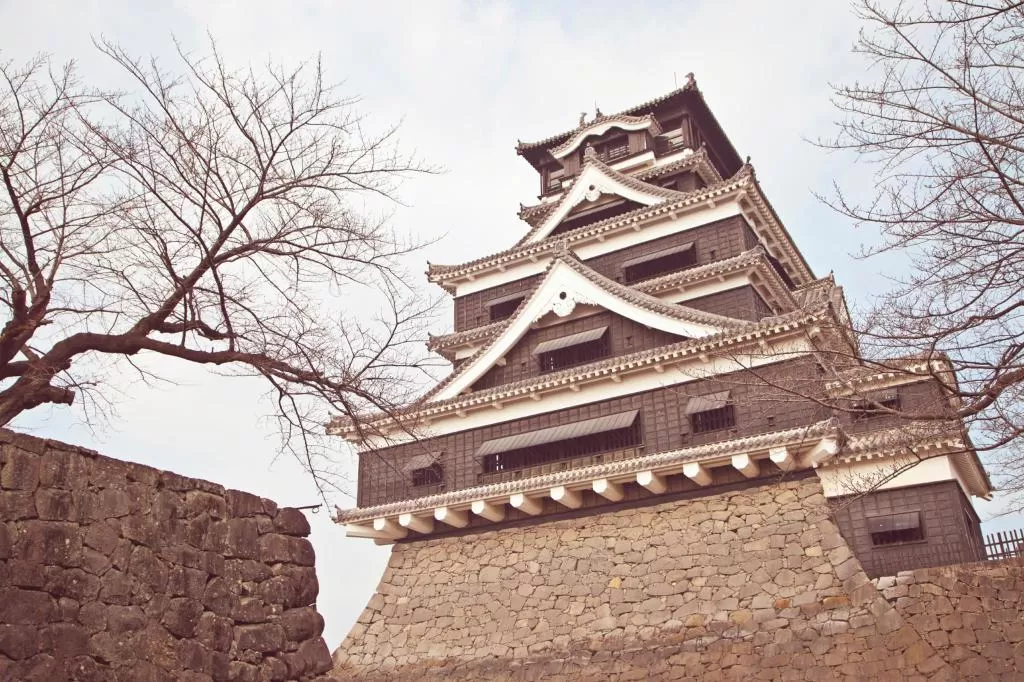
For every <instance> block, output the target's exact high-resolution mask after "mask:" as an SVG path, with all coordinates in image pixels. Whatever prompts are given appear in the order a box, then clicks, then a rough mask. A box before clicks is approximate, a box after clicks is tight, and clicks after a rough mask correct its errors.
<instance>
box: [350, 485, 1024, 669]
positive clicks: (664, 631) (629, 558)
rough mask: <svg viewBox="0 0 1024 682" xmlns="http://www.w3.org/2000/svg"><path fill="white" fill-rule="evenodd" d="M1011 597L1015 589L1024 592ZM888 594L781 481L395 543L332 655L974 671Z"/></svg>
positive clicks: (1012, 648) (1020, 655)
mask: <svg viewBox="0 0 1024 682" xmlns="http://www.w3.org/2000/svg"><path fill="white" fill-rule="evenodd" d="M1018 584H1019V583H1018ZM893 587H895V585H893ZM906 589H907V590H908V596H909V590H910V587H907V588H906ZM921 589H922V590H925V591H927V590H926V588H924V587H921ZM929 589H930V588H929ZM1014 594H1016V597H1017V598H1018V599H1019V597H1020V592H1019V590H1018V591H1017V592H1015V593H1014ZM1010 596H1012V595H1010ZM1010 596H1007V597H1006V601H1007V603H1008V602H1009V600H1010ZM893 599H894V600H895V601H894V603H895V604H897V605H898V599H899V598H898V597H893ZM894 603H890V601H888V600H887V599H886V598H885V597H884V596H883V594H882V593H880V592H879V590H878V589H877V588H876V587H875V585H874V584H873V583H872V582H871V581H869V580H868V578H867V577H866V575H865V574H864V572H863V570H862V569H861V566H860V564H859V562H858V561H857V559H856V558H854V556H853V555H852V553H851V552H850V550H849V548H848V547H847V545H846V543H845V542H844V540H843V538H842V537H841V536H840V534H839V532H838V531H837V529H836V527H835V526H834V525H833V524H832V523H831V522H830V521H829V520H828V519H827V518H826V513H825V501H824V498H823V496H822V492H821V487H820V484H819V483H818V481H817V478H805V479H802V480H792V481H783V482H773V483H771V484H766V485H761V486H758V487H752V488H746V489H740V490H732V491H724V492H720V493H718V494H714V495H709V496H706V497H701V498H696V499H685V500H678V501H673V502H666V503H663V504H660V505H657V506H650V507H640V508H630V509H620V510H617V511H611V512H607V513H604V514H594V515H587V516H579V517H576V518H568V519H562V520H557V521H550V522H545V523H537V524H533V525H526V526H520V527H512V528H504V529H502V530H498V531H492V532H486V533H479V534H474V535H464V536H449V537H443V538H437V539H431V540H425V541H422V542H409V543H400V544H398V545H396V546H395V547H394V550H393V553H392V557H391V560H390V563H389V565H388V568H387V570H386V571H385V574H384V577H383V578H382V580H381V583H380V585H379V587H378V591H377V593H376V594H375V595H374V596H373V598H372V599H371V600H370V603H369V605H368V606H367V608H366V610H365V611H364V612H363V614H362V615H361V617H360V618H359V621H358V623H357V624H356V626H355V627H354V628H353V630H352V632H351V633H350V634H349V635H348V637H347V638H346V639H345V641H344V642H343V643H342V645H341V647H340V648H339V649H338V651H337V652H336V653H335V674H336V675H337V676H338V677H342V678H345V679H359V680H384V679H388V680H413V679H416V680H432V679H445V680H453V679H454V680H481V679H487V680H510V679H517V680H518V679H523V680H535V679H537V680H539V679H544V680H579V679H607V680H642V679H701V680H714V679H729V680H741V679H742V680H824V679H851V680H853V679H857V680H860V679H872V680H874V679H882V680H884V679H891V680H926V679H927V680H936V679H938V680H943V679H945V680H953V679H965V677H964V676H966V678H969V677H970V676H971V675H973V674H975V671H976V670H977V668H970V669H964V668H963V666H959V667H958V666H957V665H956V663H955V662H954V661H951V660H949V658H950V651H951V650H950V649H949V648H948V643H947V642H945V641H943V640H942V639H941V638H940V637H938V636H934V637H933V636H930V635H929V636H926V637H922V636H921V633H919V631H918V630H917V629H915V627H914V625H915V622H916V621H917V619H918V614H915V613H912V612H911V611H912V610H906V614H907V617H904V615H902V614H901V610H900V609H897V608H895V607H894ZM915 603H918V604H923V602H921V601H918V602H915ZM1018 634H1019V633H1018V631H1017V630H1013V629H1011V628H1010V627H1007V628H1006V632H1005V633H1003V634H1001V635H999V637H1000V638H1002V641H1003V643H1004V646H1002V647H1001V648H1000V650H999V654H1000V655H1001V656H1003V658H1002V659H1001V660H1003V661H1004V662H1005V665H1004V667H1003V668H1001V669H1006V670H1013V671H1017V670H1024V648H1022V647H1021V645H1020V644H1019V640H1013V642H1017V643H1013V642H1011V639H1010V638H1011V637H1017V636H1018ZM975 636H976V637H977V635H975ZM975 653H976V654H977V655H978V656H985V655H986V654H985V653H984V652H983V651H978V652H975ZM957 655H959V654H956V653H954V654H953V657H954V658H955V656H957ZM1013 674H1014V675H1017V674H1018V673H1016V672H1014V673H1013ZM1006 679H1011V678H1010V677H1007V678H1006ZM1013 679H1019V677H1015V678H1013Z"/></svg>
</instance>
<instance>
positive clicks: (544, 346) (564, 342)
mask: <svg viewBox="0 0 1024 682" xmlns="http://www.w3.org/2000/svg"><path fill="white" fill-rule="evenodd" d="M606 331H608V327H598V328H597V329H588V330H587V331H585V332H579V333H577V334H569V336H560V337H558V338H557V339H551V340H550V341H542V342H541V343H538V344H537V347H536V348H534V349H533V352H532V353H531V355H540V354H541V353H550V352H551V351H553V350H559V349H562V348H568V347H569V346H578V345H580V344H581V343H587V342H589V341H597V340H598V339H599V338H601V337H602V336H604V333H605V332H606Z"/></svg>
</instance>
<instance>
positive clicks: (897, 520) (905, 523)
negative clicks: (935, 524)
mask: <svg viewBox="0 0 1024 682" xmlns="http://www.w3.org/2000/svg"><path fill="white" fill-rule="evenodd" d="M866 521H867V524H868V532H869V533H888V532H890V531H895V530H910V529H912V528H920V527H921V513H920V512H916V511H915V512H904V513H902V514H889V515H888V516H869V517H868V518H867V519H866Z"/></svg>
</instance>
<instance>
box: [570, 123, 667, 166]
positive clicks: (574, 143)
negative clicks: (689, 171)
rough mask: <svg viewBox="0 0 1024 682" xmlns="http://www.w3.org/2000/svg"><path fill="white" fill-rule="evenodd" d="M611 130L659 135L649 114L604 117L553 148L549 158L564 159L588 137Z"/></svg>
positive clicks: (658, 129) (655, 124) (656, 126)
mask: <svg viewBox="0 0 1024 682" xmlns="http://www.w3.org/2000/svg"><path fill="white" fill-rule="evenodd" d="M613 128H618V129H620V130H624V131H626V132H633V131H637V130H647V129H651V134H652V135H658V134H659V133H661V126H659V125H658V121H657V120H656V119H655V118H654V116H652V115H650V114H648V115H647V116H623V115H617V116H604V117H601V118H599V119H597V120H595V121H593V122H592V123H591V124H590V125H588V126H585V127H583V128H580V129H579V130H577V131H576V132H575V133H573V134H572V135H571V136H570V137H569V139H568V140H566V141H565V142H563V143H562V144H560V145H558V146H557V147H553V148H552V149H551V156H553V157H555V158H556V159H564V158H565V157H567V156H568V155H569V154H571V153H572V152H573V151H575V150H576V149H579V146H580V145H581V144H583V142H584V140H586V139H587V138H588V137H596V136H599V135H604V134H605V133H607V132H608V131H609V130H611V129H613Z"/></svg>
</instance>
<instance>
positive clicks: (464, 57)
mask: <svg viewBox="0 0 1024 682" xmlns="http://www.w3.org/2000/svg"><path fill="white" fill-rule="evenodd" d="M0 26H4V27H5V36H4V41H3V42H4V45H3V52H2V57H3V58H5V59H10V58H14V59H24V58H26V57H28V56H31V55H32V54H35V53H37V52H40V51H43V52H50V53H53V54H54V55H55V56H56V57H58V58H70V57H76V58H78V59H79V60H80V62H81V65H82V68H83V70H84V71H85V72H86V73H88V74H93V75H95V76H96V77H97V78H101V79H112V78H113V76H112V74H111V72H110V69H109V66H108V65H107V64H105V62H104V61H103V60H102V59H101V58H100V57H98V56H97V55H96V54H95V52H94V51H93V50H92V48H91V42H90V41H91V37H92V36H100V35H103V36H105V37H107V38H110V39H113V40H116V41H119V42H121V43H123V44H124V45H125V47H127V48H128V49H129V50H131V51H133V52H135V53H139V54H150V53H154V54H158V55H163V56H165V57H166V56H168V55H169V54H171V52H172V50H173V45H172V43H171V37H172V35H173V36H175V37H177V38H178V39H179V40H180V41H181V43H182V44H183V45H184V46H185V47H186V48H202V47H203V45H204V41H205V40H206V33H207V31H208V32H209V33H210V34H211V35H213V36H214V37H215V38H216V39H217V41H218V44H219V46H220V48H221V49H222V50H223V51H224V53H225V54H226V55H227V56H228V58H229V59H230V60H231V62H232V63H236V64H241V63H244V62H246V61H255V62H262V61H264V60H266V59H267V58H273V59H274V60H275V61H282V62H292V61H298V60H303V59H308V58H310V57H312V56H314V55H315V53H317V52H319V53H320V54H321V55H322V59H323V63H324V66H325V67H326V70H327V72H328V75H329V77H330V78H331V79H335V80H344V81H345V84H344V91H345V92H347V93H351V94H358V95H360V96H361V97H362V103H361V105H360V106H361V108H362V109H363V110H364V111H366V112H367V113H368V114H369V119H368V125H371V126H374V127H376V128H378V129H382V128H383V127H384V126H385V125H386V124H387V123H391V122H397V121H400V120H401V121H402V122H403V125H402V132H401V137H402V139H403V140H404V143H405V146H406V147H407V148H414V149H416V150H417V151H418V152H419V154H420V156H421V157H422V158H423V159H425V160H426V161H428V162H429V163H432V164H435V165H438V166H443V167H444V168H445V169H446V172H445V173H444V174H442V175H438V176H430V177H421V178H416V179H413V180H412V181H410V182H409V183H408V184H407V185H406V186H405V187H404V189H403V192H402V197H403V199H404V201H405V202H406V203H407V204H408V206H407V207H403V208H400V209H398V210H397V212H396V215H395V222H396V224H397V225H398V226H399V227H401V228H402V229H406V230H410V231H412V232H414V233H416V234H420V235H425V236H437V235H446V236H444V238H443V239H441V240H440V241H439V242H438V243H437V244H436V245H434V246H432V247H430V248H429V249H428V250H427V251H426V253H424V254H422V255H421V256H420V257H419V258H417V259H415V260H414V261H413V262H412V263H411V264H410V267H411V269H412V271H413V272H415V273H417V274H418V273H420V272H422V271H423V270H424V269H425V260H427V259H429V260H431V261H433V262H438V263H447V262H460V261H463V260H468V259H471V258H475V257H478V256H480V255H483V254H485V253H487V252H491V251H496V250H499V249H502V248H506V247H507V246H509V245H511V244H512V243H513V242H514V241H515V240H517V239H518V238H519V237H520V236H521V235H522V234H523V230H524V227H525V224H523V223H521V222H520V221H519V220H518V218H517V217H516V211H517V209H518V206H519V203H520V202H524V203H531V202H533V201H534V200H535V195H536V193H537V180H536V175H535V174H534V172H533V171H532V169H531V168H530V167H529V165H528V164H527V163H526V162H525V161H523V160H522V159H519V158H518V157H517V156H516V155H515V152H514V146H515V143H516V140H517V139H519V138H521V139H524V140H531V139H537V138H543V137H547V136H549V135H552V134H555V133H558V132H561V131H563V130H566V129H568V128H571V127H573V126H574V125H575V122H576V119H577V117H578V115H579V112H581V111H584V110H587V111H590V110H592V109H593V106H594V103H595V101H596V102H597V103H598V104H599V105H600V107H601V109H602V110H603V111H604V112H605V113H611V112H614V111H616V110H619V109H623V108H626V107H628V106H631V105H633V104H636V103H638V102H641V101H644V100H647V99H650V98H652V97H655V96H657V95H660V94H662V93H664V92H667V91H669V90H671V89H672V88H673V87H674V84H675V83H676V82H678V83H682V82H683V80H684V77H685V74H686V73H687V72H689V71H693V72H695V73H696V74H697V78H698V82H699V84H700V86H701V88H702V90H703V92H704V94H705V97H706V98H707V100H708V103H709V105H710V106H711V108H712V110H713V111H714V112H715V114H716V116H717V117H718V119H719V121H720V122H721V124H722V126H723V127H724V128H725V130H726V131H727V133H728V134H729V136H730V137H731V139H732V140H733V142H734V144H735V145H736V147H737V149H738V150H739V152H740V154H741V155H743V156H745V155H747V154H750V155H752V157H753V161H754V164H755V167H756V168H757V171H758V177H759V178H760V179H761V181H762V184H763V185H764V187H765V190H766V192H767V193H768V195H769V197H770V198H771V199H772V201H773V204H774V205H775V207H776V209H777V211H778V212H779V214H780V216H781V217H782V219H783V221H784V222H785V224H786V225H787V227H788V229H789V230H790V232H791V233H792V234H793V236H794V238H795V240H796V241H797V244H798V245H799V246H800V248H801V249H802V250H803V251H804V254H805V255H806V257H807V259H808V261H809V262H810V263H811V265H812V267H813V268H814V269H815V271H816V273H817V274H819V275H824V274H827V272H828V271H829V270H835V271H836V274H837V277H838V278H839V280H840V282H841V283H842V284H844V285H845V286H846V288H847V291H848V294H849V295H850V296H851V298H852V299H853V300H854V301H855V302H856V301H857V300H862V299H861V297H863V296H865V295H867V294H868V293H871V292H872V291H878V290H879V289H880V287H883V286H884V281H883V280H882V279H881V278H879V277H878V270H879V268H880V267H883V266H884V267H893V265H892V264H891V263H884V264H881V265H880V264H878V263H874V262H869V263H863V262H858V261H855V260H853V259H852V258H850V257H849V255H848V254H849V253H850V252H852V251H855V250H856V249H857V246H858V244H859V241H860V240H861V239H862V238H863V237H862V236H861V235H859V234H857V233H855V232H854V231H853V230H852V229H851V226H850V225H848V224H847V223H846V222H844V221H843V220H842V219H840V218H838V217H837V216H836V215H834V214H833V213H831V212H830V211H829V210H827V209H826V208H824V207H822V206H821V205H820V204H819V203H817V201H816V200H815V199H814V198H813V197H812V196H811V192H810V191H811V189H818V190H827V188H828V186H829V185H830V183H831V181H832V179H833V178H839V179H840V180H841V181H843V182H846V183H858V184H861V183H866V182H867V180H866V179H865V178H864V177H863V175H862V174H861V175H858V171H857V169H855V168H851V166H850V164H849V160H848V159H842V158H838V157H831V156H828V155H826V154H824V153H823V152H821V151H819V150H817V149H815V148H814V147H813V146H811V145H809V144H807V143H806V142H805V141H804V140H805V139H806V138H810V139H814V138H817V137H820V136H826V135H828V134H829V133H830V132H831V131H830V126H831V122H832V120H833V119H834V118H835V113H834V112H833V110H832V108H831V106H830V104H829V100H828V96H829V89H828V82H829V81H833V82H834V81H844V80H853V79H855V78H856V77H857V76H858V75H859V74H860V72H861V70H862V66H863V65H862V64H861V63H860V62H858V61H857V60H856V59H855V58H854V57H853V56H852V55H851V54H850V51H849V47H850V45H851V44H852V42H853V40H854V38H855V37H856V29H857V26H856V24H855V22H854V20H853V18H852V16H851V15H850V14H849V11H848V8H847V6H846V5H845V4H844V3H833V2H818V3H760V2H758V3H755V2H739V1H722V2H717V1H716V2H710V1H705V2H675V3H667V2H665V3H642V2H631V3H626V4H623V3H621V2H619V3H611V2H597V1H594V2H576V3H549V2H544V3H541V2H530V3H526V2H524V3H511V2H506V3H478V2H454V1H448V2H374V3H360V4H358V5H357V4H355V3H347V2H334V1H328V0H322V1H320V2H303V3H281V2H269V1H267V0H245V1H241V0H239V1H235V2H208V1H206V0H180V1H179V2H177V3H173V4H159V3H136V2H101V1H100V0H93V2H65V3H54V2H39V1H37V2H32V3H26V2H7V3H0ZM861 173H862V172H861ZM897 265H898V264H897ZM423 283H424V288H426V286H427V285H426V282H425V278H424V280H423ZM341 304H343V305H350V304H351V302H350V301H346V300H342V301H341ZM446 325H447V321H445V320H441V321H439V323H438V329H439V330H441V329H444V328H445V326H446ZM159 362H160V367H161V369H164V368H166V371H167V372H168V373H170V374H171V375H172V376H173V377H175V379H176V381H177V382H178V383H177V385H175V386H166V387H163V388H147V387H145V386H142V385H140V384H138V383H131V382H130V377H125V379H126V388H125V396H124V397H123V398H122V399H121V400H120V401H119V404H118V407H119V415H118V418H117V420H116V422H115V423H114V425H113V428H111V429H110V430H105V431H103V432H99V433H96V434H94V433H91V432H90V431H89V430H87V429H85V428H84V427H82V426H81V425H80V424H79V423H76V421H75V415H74V413H70V412H68V411H64V410H52V411H48V410H44V411H39V412H38V413H36V414H32V415H30V416H29V417H28V418H26V419H24V420H23V423H22V424H21V426H23V427H26V428H32V429H33V430H35V431H36V432H38V433H42V434H45V435H48V436H51V437H54V438H59V439H63V440H68V441H71V442H76V443H81V444H83V445H86V446H89V447H93V448H96V449H98V450H101V451H103V452H105V453H106V454H109V455H112V456H116V457H122V458H126V459H131V460H136V461H140V462H144V463H147V464H150V465H153V466H157V467H161V468H167V469H173V470H174V471H178V472H180V473H182V474H186V475H190V476H197V477H202V478H207V479H210V480H213V481H216V482H218V483H221V484H224V485H228V486H231V487H236V488H241V489H244V490H250V491H253V492H256V493H258V494H261V495H265V496H268V497H272V498H274V499H275V500H277V501H278V502H280V503H282V504H290V505H305V504H311V503H314V502H315V501H316V493H315V490H314V488H313V486H312V484H311V483H309V482H308V481H307V480H306V478H305V476H304V475H303V473H302V471H301V470H300V469H299V467H298V465H296V464H295V463H294V462H291V461H285V460H281V461H276V462H275V461H273V457H274V453H275V446H276V441H275V439H274V435H273V430H272V426H271V425H270V424H268V423H266V422H264V421H263V420H262V419H261V416H262V415H265V414H267V413H268V412H269V410H270V407H269V406H268V405H267V404H265V403H263V402H261V397H260V396H261V391H262V387H261V385H260V384H259V383H258V382H254V381H251V380H238V379H226V378H222V377H218V376H215V375H211V374H209V373H208V372H206V371H203V370H202V369H200V368H194V367H189V366H187V365H183V364H178V363H171V362H169V361H164V360H161V361H159ZM341 450H342V448H341V445H340V444H339V457H347V456H346V455H344V454H342V453H341ZM311 519H312V521H313V528H314V530H313V542H314V544H315V546H316V549H317V556H318V562H317V569H318V573H319V576H320V583H321V598H320V603H319V605H320V609H321V611H322V612H323V613H324V614H325V617H326V619H327V628H328V629H327V633H326V637H327V641H328V644H329V645H330V646H331V647H332V648H333V647H335V646H336V645H337V644H338V642H339V641H340V639H341V638H342V637H343V636H344V634H345V633H346V632H347V630H348V628H349V626H350V625H351V623H352V622H353V621H354V619H355V618H356V617H357V616H358V614H359V611H360V610H361V608H362V606H363V605H364V604H365V602H366V600H367V599H368V597H369V596H370V594H371V593H372V591H373V589H374V587H375V586H376V582H377V580H378V579H379V577H380V574H381V572H382V570H383V567H384V564H385V562H386V560H387V554H388V550H387V549H386V548H379V547H376V546H374V545H373V544H372V543H368V542H367V541H364V540H349V539H346V538H345V537H344V534H343V532H342V530H341V529H340V528H337V527H335V526H334V525H333V524H331V523H330V522H329V520H328V518H327V514H326V513H325V512H321V513H320V514H317V515H313V516H311Z"/></svg>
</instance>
